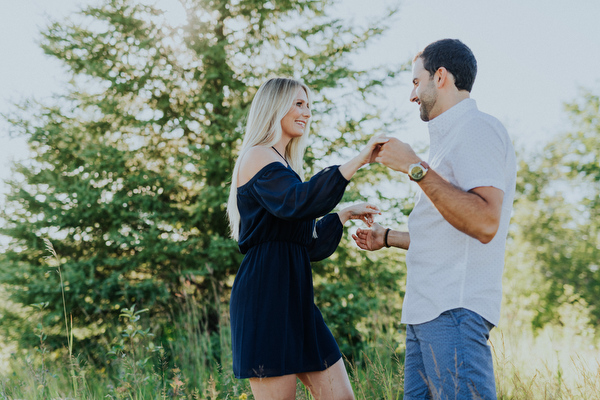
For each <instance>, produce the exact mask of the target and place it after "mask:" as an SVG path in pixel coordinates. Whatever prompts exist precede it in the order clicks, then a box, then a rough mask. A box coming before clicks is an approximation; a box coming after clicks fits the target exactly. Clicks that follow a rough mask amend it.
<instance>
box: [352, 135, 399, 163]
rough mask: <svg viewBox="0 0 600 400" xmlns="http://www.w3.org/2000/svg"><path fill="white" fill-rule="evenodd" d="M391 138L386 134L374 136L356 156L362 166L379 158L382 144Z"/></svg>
mask: <svg viewBox="0 0 600 400" xmlns="http://www.w3.org/2000/svg"><path fill="white" fill-rule="evenodd" d="M389 140H390V138H389V137H386V136H384V135H379V136H373V137H372V138H371V139H369V142H368V143H367V145H366V146H365V147H364V148H363V149H362V150H361V152H360V153H359V154H358V155H357V156H356V157H355V158H357V159H358V160H359V162H360V163H361V166H363V165H365V164H370V163H374V162H375V158H377V155H378V154H379V149H381V146H382V145H383V144H384V143H387V142H388V141H389Z"/></svg>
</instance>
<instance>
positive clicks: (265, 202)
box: [253, 163, 348, 221]
mask: <svg viewBox="0 0 600 400" xmlns="http://www.w3.org/2000/svg"><path fill="white" fill-rule="evenodd" d="M277 164H279V163H277ZM347 185H348V181H347V180H346V179H345V178H344V177H343V175H342V173H341V172H340V171H339V168H338V167H337V166H333V167H328V168H325V169H324V170H322V171H320V172H319V173H317V174H316V175H314V176H313V177H312V178H311V179H310V180H309V181H307V182H302V181H301V180H300V178H299V177H298V175H297V174H296V173H295V172H294V171H292V170H291V169H289V168H286V167H285V166H284V165H282V164H279V165H274V166H273V167H272V168H268V169H267V170H265V171H264V172H263V173H262V174H261V175H260V176H258V177H257V179H256V180H255V181H254V184H253V188H254V193H255V197H256V200H257V201H258V202H259V203H260V205H261V206H263V207H264V208H265V209H266V210H267V211H268V212H270V213H271V214H273V215H275V216H276V217H278V218H281V219H284V220H289V221H292V220H307V219H315V218H318V217H322V216H323V215H325V214H327V213H328V212H330V211H331V210H333V208H334V207H335V206H336V205H337V204H338V203H339V201H340V200H341V199H342V196H343V195H344V190H345V189H346V186H347Z"/></svg>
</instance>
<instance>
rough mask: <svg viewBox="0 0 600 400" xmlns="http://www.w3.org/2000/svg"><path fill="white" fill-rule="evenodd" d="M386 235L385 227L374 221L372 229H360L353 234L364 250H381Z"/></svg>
mask: <svg viewBox="0 0 600 400" xmlns="http://www.w3.org/2000/svg"><path fill="white" fill-rule="evenodd" d="M384 235H385V228H384V227H382V226H381V225H379V224H378V223H376V222H375V223H373V225H372V226H371V229H358V230H357V231H356V234H355V235H352V239H354V241H355V242H356V245H357V246H358V247H360V248H361V249H363V250H369V251H374V250H379V249H381V248H382V247H383V246H384V244H383V236H384Z"/></svg>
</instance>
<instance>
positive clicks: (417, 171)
mask: <svg viewBox="0 0 600 400" xmlns="http://www.w3.org/2000/svg"><path fill="white" fill-rule="evenodd" d="M410 176H411V177H412V178H413V179H414V180H419V179H421V178H422V177H423V167H421V166H420V165H415V166H414V167H412V168H411V170H410Z"/></svg>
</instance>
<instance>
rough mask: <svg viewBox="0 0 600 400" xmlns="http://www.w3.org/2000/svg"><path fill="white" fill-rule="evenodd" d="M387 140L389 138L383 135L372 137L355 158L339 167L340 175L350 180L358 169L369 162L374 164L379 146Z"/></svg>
mask: <svg viewBox="0 0 600 400" xmlns="http://www.w3.org/2000/svg"><path fill="white" fill-rule="evenodd" d="M389 140H390V138H388V137H385V136H383V135H380V136H373V137H372V138H371V139H370V140H369V142H368V143H367V145H366V146H365V147H364V148H363V149H362V150H361V151H360V153H359V154H358V155H357V156H356V157H354V158H353V159H352V160H350V161H348V162H347V163H345V164H343V165H340V173H341V174H342V175H343V176H344V178H346V179H347V180H350V179H351V178H352V177H353V176H354V174H355V173H356V171H358V169H359V168H360V167H362V166H363V165H365V164H368V163H370V162H374V160H375V157H377V155H378V153H379V149H380V147H381V145H383V144H384V143H387V142H388V141H389Z"/></svg>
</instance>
